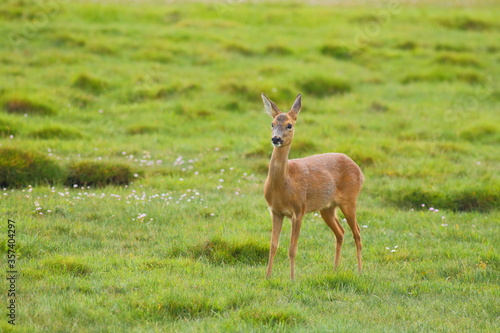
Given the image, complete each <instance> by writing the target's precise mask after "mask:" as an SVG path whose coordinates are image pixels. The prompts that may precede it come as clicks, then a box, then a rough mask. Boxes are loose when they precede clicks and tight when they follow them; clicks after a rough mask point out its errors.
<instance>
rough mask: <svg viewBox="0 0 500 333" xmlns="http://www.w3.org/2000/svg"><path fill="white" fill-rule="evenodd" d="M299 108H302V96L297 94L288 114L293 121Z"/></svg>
mask: <svg viewBox="0 0 500 333" xmlns="http://www.w3.org/2000/svg"><path fill="white" fill-rule="evenodd" d="M301 108H302V95H301V94H298V95H297V98H295V102H293V105H292V108H291V109H290V111H289V112H288V114H289V115H290V116H292V118H293V119H297V116H298V115H299V112H300V109H301Z"/></svg>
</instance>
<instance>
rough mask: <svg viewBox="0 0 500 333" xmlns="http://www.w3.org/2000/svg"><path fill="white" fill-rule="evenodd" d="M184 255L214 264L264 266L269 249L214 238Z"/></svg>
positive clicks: (254, 244) (256, 244)
mask: <svg viewBox="0 0 500 333" xmlns="http://www.w3.org/2000/svg"><path fill="white" fill-rule="evenodd" d="M173 254H174V255H179V254H182V252H181V251H179V250H174V252H173ZM185 254H187V255H188V256H190V257H192V258H195V259H199V258H204V259H206V260H208V261H209V262H211V263H214V264H230V265H234V264H237V263H241V264H246V265H264V264H265V263H266V259H267V256H268V254H269V248H267V247H265V246H262V245H261V244H258V243H257V242H254V241H247V242H245V243H230V242H227V241H225V240H222V239H218V238H214V239H211V240H208V241H206V242H203V243H201V244H198V245H195V246H193V247H191V248H190V249H188V251H187V252H186V253H185Z"/></svg>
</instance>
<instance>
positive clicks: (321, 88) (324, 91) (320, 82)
mask: <svg viewBox="0 0 500 333" xmlns="http://www.w3.org/2000/svg"><path fill="white" fill-rule="evenodd" d="M297 84H298V85H299V87H300V88H301V89H302V91H304V92H305V93H307V94H310V95H313V96H316V97H327V96H330V95H339V94H345V93H348V92H350V91H351V90H352V86H351V84H350V83H349V82H348V81H345V80H343V79H339V78H335V77H326V76H317V77H312V78H309V79H305V80H302V81H299V82H297Z"/></svg>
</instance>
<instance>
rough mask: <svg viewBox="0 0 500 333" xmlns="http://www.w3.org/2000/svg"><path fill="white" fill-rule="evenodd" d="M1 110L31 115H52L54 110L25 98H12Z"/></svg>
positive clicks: (6, 101)
mask: <svg viewBox="0 0 500 333" xmlns="http://www.w3.org/2000/svg"><path fill="white" fill-rule="evenodd" d="M3 108H4V110H5V111H7V112H8V113H13V114H31V115H42V116H45V115H52V114H55V110H54V109H53V108H52V107H50V106H48V105H46V104H44V103H41V102H37V101H33V100H31V99H29V98H25V97H12V98H9V99H7V100H5V102H4V103H3Z"/></svg>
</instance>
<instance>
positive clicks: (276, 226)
mask: <svg viewBox="0 0 500 333" xmlns="http://www.w3.org/2000/svg"><path fill="white" fill-rule="evenodd" d="M272 214H273V231H272V235H271V247H270V250H269V261H268V263H267V275H266V277H267V278H268V279H270V278H271V271H272V270H273V262H274V256H275V255H276V251H278V245H279V238H280V233H281V227H282V226H283V218H284V216H283V215H279V214H276V213H272Z"/></svg>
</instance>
